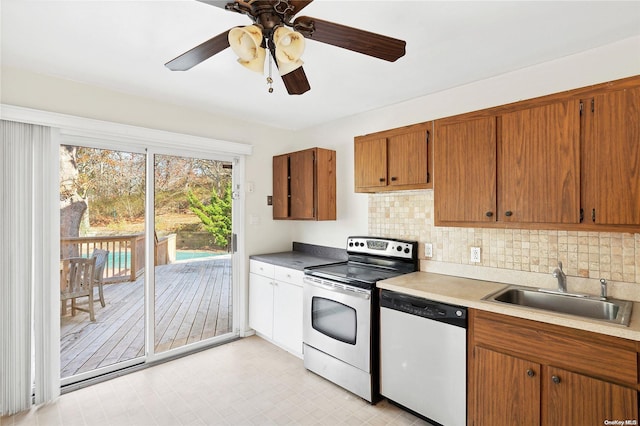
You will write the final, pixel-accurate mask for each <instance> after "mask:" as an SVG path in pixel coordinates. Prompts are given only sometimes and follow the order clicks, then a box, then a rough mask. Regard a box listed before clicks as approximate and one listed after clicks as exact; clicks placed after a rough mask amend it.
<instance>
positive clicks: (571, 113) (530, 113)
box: [498, 100, 580, 224]
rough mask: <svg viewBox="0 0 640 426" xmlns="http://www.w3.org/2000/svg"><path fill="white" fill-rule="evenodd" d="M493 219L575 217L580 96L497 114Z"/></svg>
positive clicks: (533, 220)
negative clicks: (497, 201) (498, 116)
mask: <svg viewBox="0 0 640 426" xmlns="http://www.w3.org/2000/svg"><path fill="white" fill-rule="evenodd" d="M499 120H500V122H501V126H500V128H501V137H500V140H499V147H498V200H499V204H498V220H500V221H504V222H525V223H569V224H575V223H579V222H580V102H579V100H569V101H564V102H557V103H552V104H549V105H544V106H539V107H533V108H528V109H524V110H519V111H514V112H511V113H506V114H503V115H501V116H500V118H499Z"/></svg>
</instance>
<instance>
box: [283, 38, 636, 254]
mask: <svg viewBox="0 0 640 426" xmlns="http://www.w3.org/2000/svg"><path fill="white" fill-rule="evenodd" d="M433 66H434V67H435V66H437V64H434V65H433ZM469 66H473V65H472V64H469ZM633 75H640V37H633V38H629V39H626V40H623V41H620V42H617V43H613V44H610V45H607V46H604V47H600V48H597V49H593V50H589V51H586V52H583V53H580V54H576V55H572V56H567V57H565V58H562V59H558V60H555V61H551V62H547V63H544V64H540V65H536V66H533V67H529V68H525V69H521V70H518V71H516V72H512V73H509V74H504V75H501V76H497V77H494V78H491V79H487V80H482V81H478V82H475V83H471V84H467V85H464V86H460V87H456V88H452V89H449V90H445V91H442V92H439V93H434V94H432V95H428V96H423V97H419V98H416V99H413V100H410V101H407V102H403V103H400V104H397V105H392V106H389V107H386V108H382V109H378V110H375V111H370V112H367V113H363V114H359V115H356V116H352V117H348V118H345V119H342V120H338V121H334V122H331V123H328V124H325V125H323V126H317V127H314V128H309V129H305V130H303V131H300V132H298V134H297V135H296V138H295V139H296V140H299V141H304V144H305V147H311V146H321V147H325V148H331V149H335V150H336V151H337V153H336V155H337V158H338V168H337V178H338V193H337V198H338V220H337V221H336V222H322V223H307V222H305V223H296V225H295V228H294V232H293V239H294V240H295V241H303V242H308V243H313V244H321V245H328V246H333V247H344V245H345V242H346V237H347V236H348V235H356V234H362V235H367V229H368V227H367V221H366V218H367V217H368V196H367V195H366V194H355V193H354V192H353V190H354V182H353V176H354V169H353V137H354V136H358V135H363V134H368V133H373V132H376V131H380V130H386V129H391V128H395V127H401V126H406V125H409V124H414V123H420V122H424V121H429V120H433V119H437V118H442V117H448V116H451V115H456V114H461V113H465V112H469V111H475V110H479V109H483V108H488V107H492V106H497V105H503V104H508V103H511V102H516V101H520V100H524V99H530V98H534V97H538V96H543V95H547V94H552V93H557V92H561V91H564V90H570V89H575V88H579V87H584V86H589V85H592V84H598V83H603V82H606V81H611V80H616V79H620V78H624V77H630V76H633ZM428 76H429V73H428V69H427V70H425V78H429V77H428ZM434 167H435V171H434V173H435V175H436V179H437V173H438V171H437V167H438V164H437V163H436V164H435V165H434Z"/></svg>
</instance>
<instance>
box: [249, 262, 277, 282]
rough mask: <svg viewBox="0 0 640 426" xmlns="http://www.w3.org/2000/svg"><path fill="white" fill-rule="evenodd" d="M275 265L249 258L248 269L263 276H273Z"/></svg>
mask: <svg viewBox="0 0 640 426" xmlns="http://www.w3.org/2000/svg"><path fill="white" fill-rule="evenodd" d="M274 270H275V265H272V264H271V263H265V262H260V261H258V260H253V259H250V260H249V271H250V272H251V273H252V274H258V275H262V276H265V277H269V278H273V277H274Z"/></svg>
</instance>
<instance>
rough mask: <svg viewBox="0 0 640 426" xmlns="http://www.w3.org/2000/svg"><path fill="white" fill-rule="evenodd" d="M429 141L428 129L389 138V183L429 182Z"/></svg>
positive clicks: (395, 184) (413, 183)
mask: <svg viewBox="0 0 640 426" xmlns="http://www.w3.org/2000/svg"><path fill="white" fill-rule="evenodd" d="M428 142H429V132H428V131H418V132H412V133H406V134H402V135H398V136H391V137H390V138H389V139H388V140H387V149H388V152H389V158H388V161H387V164H388V175H389V185H392V186H398V185H420V184H426V183H428V182H429V180H430V179H429V178H430V176H429V170H428V169H427V166H428V163H429V154H428V149H427V145H428Z"/></svg>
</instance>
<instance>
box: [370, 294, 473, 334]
mask: <svg viewBox="0 0 640 426" xmlns="http://www.w3.org/2000/svg"><path fill="white" fill-rule="evenodd" d="M380 307H382V308H389V309H393V310H396V311H400V312H404V313H407V314H410V315H416V316H419V317H423V318H428V319H431V320H434V321H441V322H446V323H448V324H451V325H457V326H458V327H465V328H466V326H467V308H465V307H462V306H456V305H449V304H445V303H441V302H436V301H433V300H428V299H424V298H421V297H416V296H410V295H407V294H402V293H396V292H393V291H389V290H381V291H380Z"/></svg>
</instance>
